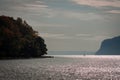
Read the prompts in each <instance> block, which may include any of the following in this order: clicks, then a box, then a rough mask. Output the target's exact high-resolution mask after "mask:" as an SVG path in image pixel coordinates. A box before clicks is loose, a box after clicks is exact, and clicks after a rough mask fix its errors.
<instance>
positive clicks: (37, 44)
mask: <svg viewBox="0 0 120 80" xmlns="http://www.w3.org/2000/svg"><path fill="white" fill-rule="evenodd" d="M37 33H38V32H37V31H34V30H33V29H32V27H31V26H30V25H28V24H27V22H26V21H23V20H22V19H21V18H17V19H16V20H15V19H13V18H12V17H8V16H0V57H1V58H3V57H13V58H14V57H39V56H42V55H44V54H47V48H46V44H45V42H44V39H43V38H42V37H40V36H38V34H37Z"/></svg>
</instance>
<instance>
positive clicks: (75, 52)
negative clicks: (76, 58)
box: [48, 51, 95, 55]
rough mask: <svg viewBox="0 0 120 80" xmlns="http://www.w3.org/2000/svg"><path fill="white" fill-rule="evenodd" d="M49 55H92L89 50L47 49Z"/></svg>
mask: <svg viewBox="0 0 120 80" xmlns="http://www.w3.org/2000/svg"><path fill="white" fill-rule="evenodd" d="M48 54H49V55H94V54H95V52H90V51H48Z"/></svg>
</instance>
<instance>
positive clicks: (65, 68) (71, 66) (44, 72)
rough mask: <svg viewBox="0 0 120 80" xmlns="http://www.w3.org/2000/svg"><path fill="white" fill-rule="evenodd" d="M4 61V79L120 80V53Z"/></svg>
mask: <svg viewBox="0 0 120 80" xmlns="http://www.w3.org/2000/svg"><path fill="white" fill-rule="evenodd" d="M54 56H55V58H44V59H43V58H42V59H39V58H38V59H18V60H0V80H120V56H90V55H89V56H82V55H81V56H79V55H54Z"/></svg>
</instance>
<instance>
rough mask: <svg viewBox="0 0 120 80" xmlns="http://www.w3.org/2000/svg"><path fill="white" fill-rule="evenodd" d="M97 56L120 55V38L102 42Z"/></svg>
mask: <svg viewBox="0 0 120 80" xmlns="http://www.w3.org/2000/svg"><path fill="white" fill-rule="evenodd" d="M96 54H97V55H120V36H118V37H114V38H112V39H106V40H104V41H103V42H102V44H101V47H100V49H99V50H98V51H97V52H96Z"/></svg>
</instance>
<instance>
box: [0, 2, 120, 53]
mask: <svg viewBox="0 0 120 80" xmlns="http://www.w3.org/2000/svg"><path fill="white" fill-rule="evenodd" d="M0 15H7V16H13V17H14V18H16V17H22V18H23V19H24V20H26V21H27V22H28V24H30V25H31V26H33V28H34V29H35V30H37V31H38V32H39V35H40V36H42V37H43V38H44V39H45V41H46V44H47V47H48V50H49V51H68V50H69V51H96V50H98V49H99V47H100V44H101V41H102V40H104V39H106V38H111V37H115V36H118V35H120V0H0Z"/></svg>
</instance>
